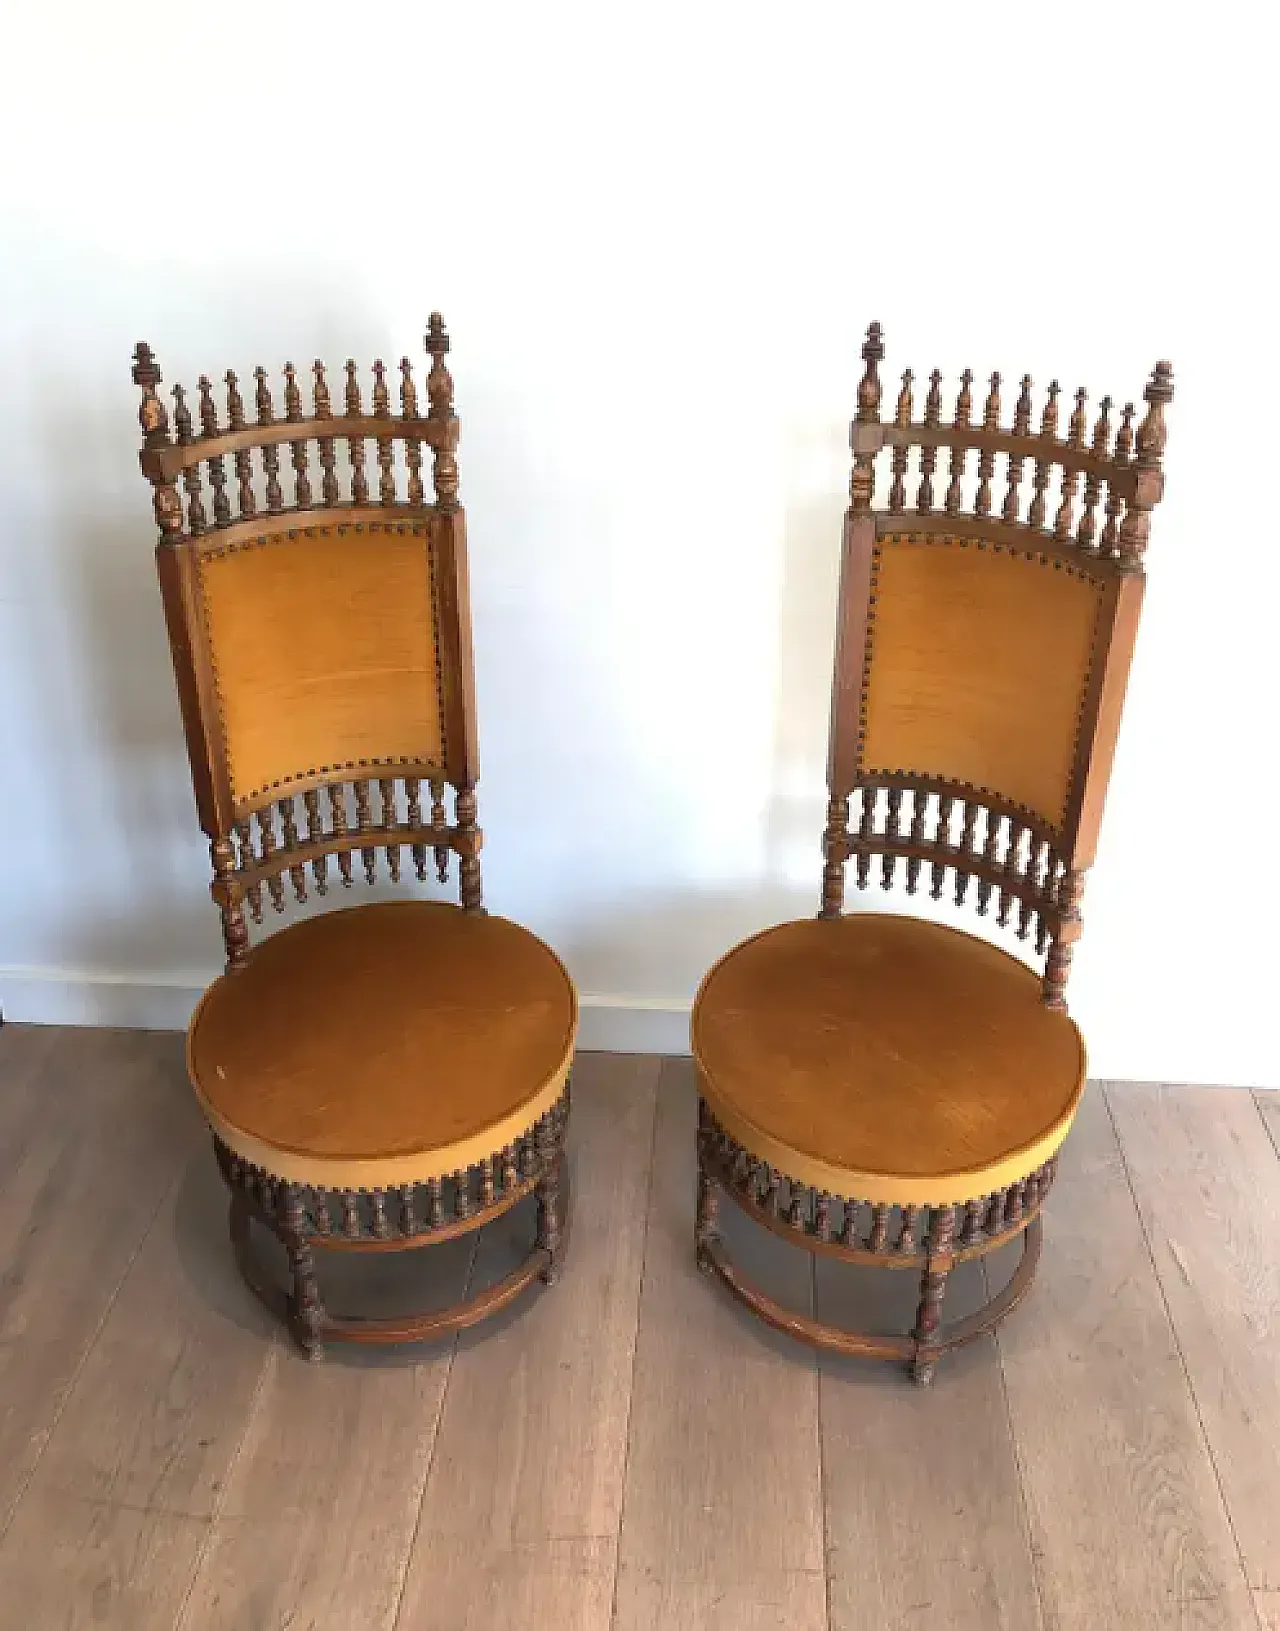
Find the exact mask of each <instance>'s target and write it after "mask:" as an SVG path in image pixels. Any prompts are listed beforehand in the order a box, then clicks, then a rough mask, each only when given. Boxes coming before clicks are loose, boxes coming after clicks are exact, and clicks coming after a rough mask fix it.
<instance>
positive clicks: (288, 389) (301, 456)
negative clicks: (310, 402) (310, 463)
mask: <svg viewBox="0 0 1280 1631" xmlns="http://www.w3.org/2000/svg"><path fill="white" fill-rule="evenodd" d="M284 416H285V418H286V419H287V420H288V421H289V423H290V424H297V423H298V421H299V420H300V419H301V418H302V392H301V391H300V390H299V389H298V371H297V369H296V368H295V367H294V366H293V364H292V363H291V362H287V363H285V365H284ZM289 457H290V462H291V463H292V465H293V500H294V503H295V504H296V505H297V506H298V508H299V509H300V510H305V509H307V508H308V507H309V506H310V504H311V496H312V495H311V478H310V476H309V475H308V474H307V443H306V438H305V437H299V438H298V439H297V440H296V441H293V442H290V443H289Z"/></svg>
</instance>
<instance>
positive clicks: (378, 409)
mask: <svg viewBox="0 0 1280 1631" xmlns="http://www.w3.org/2000/svg"><path fill="white" fill-rule="evenodd" d="M373 415H374V418H375V419H390V417H391V396H390V393H389V392H388V390H387V371H386V368H385V367H384V366H383V363H382V359H381V358H379V359H378V360H377V361H376V362H375V363H374V365H373ZM377 446H378V472H379V474H378V499H379V502H380V503H382V504H394V503H395V502H396V477H395V442H394V440H393V438H392V437H390V436H379V437H378V443H377Z"/></svg>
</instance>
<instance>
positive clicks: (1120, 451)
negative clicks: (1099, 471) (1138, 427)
mask: <svg viewBox="0 0 1280 1631" xmlns="http://www.w3.org/2000/svg"><path fill="white" fill-rule="evenodd" d="M1137 411H1138V410H1137V409H1136V408H1135V407H1134V405H1133V403H1132V402H1126V403H1125V405H1124V412H1123V414H1121V416H1120V429H1119V430H1118V431H1117V432H1116V458H1117V459H1123V460H1124V461H1125V463H1126V464H1127V463H1128V461H1129V460H1130V459H1131V458H1132V457H1133V418H1134V415H1135V414H1136V413H1137Z"/></svg>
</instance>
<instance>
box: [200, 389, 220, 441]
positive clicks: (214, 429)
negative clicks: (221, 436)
mask: <svg viewBox="0 0 1280 1631" xmlns="http://www.w3.org/2000/svg"><path fill="white" fill-rule="evenodd" d="M199 385H200V434H201V435H202V436H216V435H217V434H218V409H217V405H216V403H215V402H214V400H213V381H212V380H211V379H210V378H209V376H208V374H201V376H200V380H199Z"/></svg>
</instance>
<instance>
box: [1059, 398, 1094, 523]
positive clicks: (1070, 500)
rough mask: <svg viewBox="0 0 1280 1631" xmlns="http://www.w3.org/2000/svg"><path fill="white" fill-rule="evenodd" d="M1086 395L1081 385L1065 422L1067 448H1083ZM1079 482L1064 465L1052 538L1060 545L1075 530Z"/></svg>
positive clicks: (1073, 472) (1078, 475)
mask: <svg viewBox="0 0 1280 1631" xmlns="http://www.w3.org/2000/svg"><path fill="white" fill-rule="evenodd" d="M1087 401H1088V393H1087V392H1086V390H1085V388H1084V386H1083V385H1082V386H1081V387H1080V389H1079V390H1078V391H1077V392H1076V405H1075V407H1074V409H1073V410H1072V413H1071V418H1070V420H1069V421H1068V422H1067V446H1068V447H1074V448H1083V446H1084V438H1085V432H1086V430H1087V429H1088V418H1087V416H1086V414H1085V406H1084V405H1085V403H1086V402H1087ZM1079 482H1080V472H1079V471H1078V470H1069V469H1068V468H1067V467H1066V466H1065V465H1064V466H1063V468H1062V494H1061V502H1060V503H1059V505H1058V512H1057V514H1056V515H1055V516H1054V518H1053V536H1054V537H1055V538H1056V539H1058V541H1059V542H1060V543H1065V542H1066V541H1067V539H1069V538H1070V537H1071V534H1072V533H1073V532H1074V530H1075V502H1076V488H1077V486H1078V485H1079Z"/></svg>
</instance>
